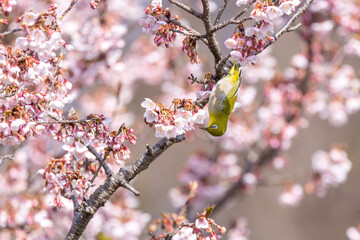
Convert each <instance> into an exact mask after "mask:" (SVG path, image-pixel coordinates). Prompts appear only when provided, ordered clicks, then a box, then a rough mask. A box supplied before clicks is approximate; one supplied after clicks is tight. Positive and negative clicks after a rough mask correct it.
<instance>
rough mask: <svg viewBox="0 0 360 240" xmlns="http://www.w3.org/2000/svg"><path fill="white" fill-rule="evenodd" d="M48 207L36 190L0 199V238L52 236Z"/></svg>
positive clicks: (41, 237)
mask: <svg viewBox="0 0 360 240" xmlns="http://www.w3.org/2000/svg"><path fill="white" fill-rule="evenodd" d="M53 215H54V213H53V212H52V210H51V208H49V207H48V206H47V205H46V204H45V203H44V201H43V200H42V198H41V197H40V196H39V193H38V192H37V193H36V194H34V195H30V194H28V195H21V194H19V195H13V196H11V197H8V198H7V199H2V200H1V201H0V228H1V231H0V238H1V239H12V238H15V239H43V238H44V237H45V236H47V237H50V238H51V237H52V236H54V231H53V227H54V222H53V220H54V219H53Z"/></svg>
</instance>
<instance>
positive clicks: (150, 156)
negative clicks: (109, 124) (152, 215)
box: [66, 135, 185, 240]
mask: <svg viewBox="0 0 360 240" xmlns="http://www.w3.org/2000/svg"><path fill="white" fill-rule="evenodd" d="M184 139H185V137H184V135H180V136H177V137H176V138H170V139H168V138H162V139H161V140H160V141H158V142H157V143H156V144H155V145H154V146H153V147H150V146H147V149H146V151H145V153H144V154H143V155H142V156H141V157H139V158H138V159H137V160H136V161H135V162H134V163H132V164H131V165H129V166H126V167H124V168H121V169H120V170H119V172H117V173H116V174H112V175H111V176H109V177H108V178H107V179H106V180H105V182H104V183H103V184H102V185H101V186H99V187H98V188H97V189H96V190H95V192H94V193H93V194H92V195H91V196H90V197H89V199H88V200H87V201H83V202H82V203H81V204H80V206H79V207H78V208H77V209H75V215H74V219H73V221H72V224H71V228H70V230H69V232H68V234H67V236H66V239H67V240H70V239H71V240H72V239H79V238H80V236H81V235H82V233H83V232H84V230H85V228H86V226H87V225H88V223H89V222H90V220H91V219H92V218H93V216H94V214H95V213H96V212H97V210H99V208H100V207H102V206H104V205H105V203H106V202H107V201H108V200H109V198H110V197H111V196H112V195H113V194H114V192H115V191H116V190H117V189H118V188H119V187H124V188H127V189H129V190H131V191H132V192H133V193H135V194H140V193H139V192H137V191H136V190H135V189H133V187H131V186H130V184H129V181H131V180H132V179H133V178H134V177H136V176H137V175H138V174H139V173H141V172H142V171H144V170H145V169H147V168H148V167H149V166H150V164H151V163H152V162H153V161H154V160H155V159H156V158H157V157H159V156H160V155H161V154H162V153H163V152H164V151H165V150H166V149H168V148H169V147H171V146H172V145H174V144H175V143H178V142H181V141H183V140H184Z"/></svg>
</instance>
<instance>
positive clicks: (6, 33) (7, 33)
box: [0, 28, 22, 37]
mask: <svg viewBox="0 0 360 240" xmlns="http://www.w3.org/2000/svg"><path fill="white" fill-rule="evenodd" d="M21 30H22V29H20V28H16V29H12V30H9V31H6V32H3V33H0V37H4V36H6V35H9V34H12V33H16V32H20V31H21Z"/></svg>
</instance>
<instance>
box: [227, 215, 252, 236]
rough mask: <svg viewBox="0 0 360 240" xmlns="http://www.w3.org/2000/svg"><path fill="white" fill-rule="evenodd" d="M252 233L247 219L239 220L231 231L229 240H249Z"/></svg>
mask: <svg viewBox="0 0 360 240" xmlns="http://www.w3.org/2000/svg"><path fill="white" fill-rule="evenodd" d="M250 233H251V232H250V230H249V226H248V221H247V219H246V218H238V219H236V221H235V224H234V226H233V227H232V228H231V229H229V232H228V240H248V239H249V237H250Z"/></svg>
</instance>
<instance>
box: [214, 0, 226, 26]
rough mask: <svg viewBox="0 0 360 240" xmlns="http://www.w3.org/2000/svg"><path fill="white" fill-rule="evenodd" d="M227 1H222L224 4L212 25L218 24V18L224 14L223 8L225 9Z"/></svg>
mask: <svg viewBox="0 0 360 240" xmlns="http://www.w3.org/2000/svg"><path fill="white" fill-rule="evenodd" d="M228 2H229V0H224V3H223V5H222V6H221V8H220V9H219V12H218V14H217V16H216V18H215V21H214V25H216V24H218V23H219V21H220V18H221V16H222V14H223V13H224V11H225V8H226V5H227V4H228Z"/></svg>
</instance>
